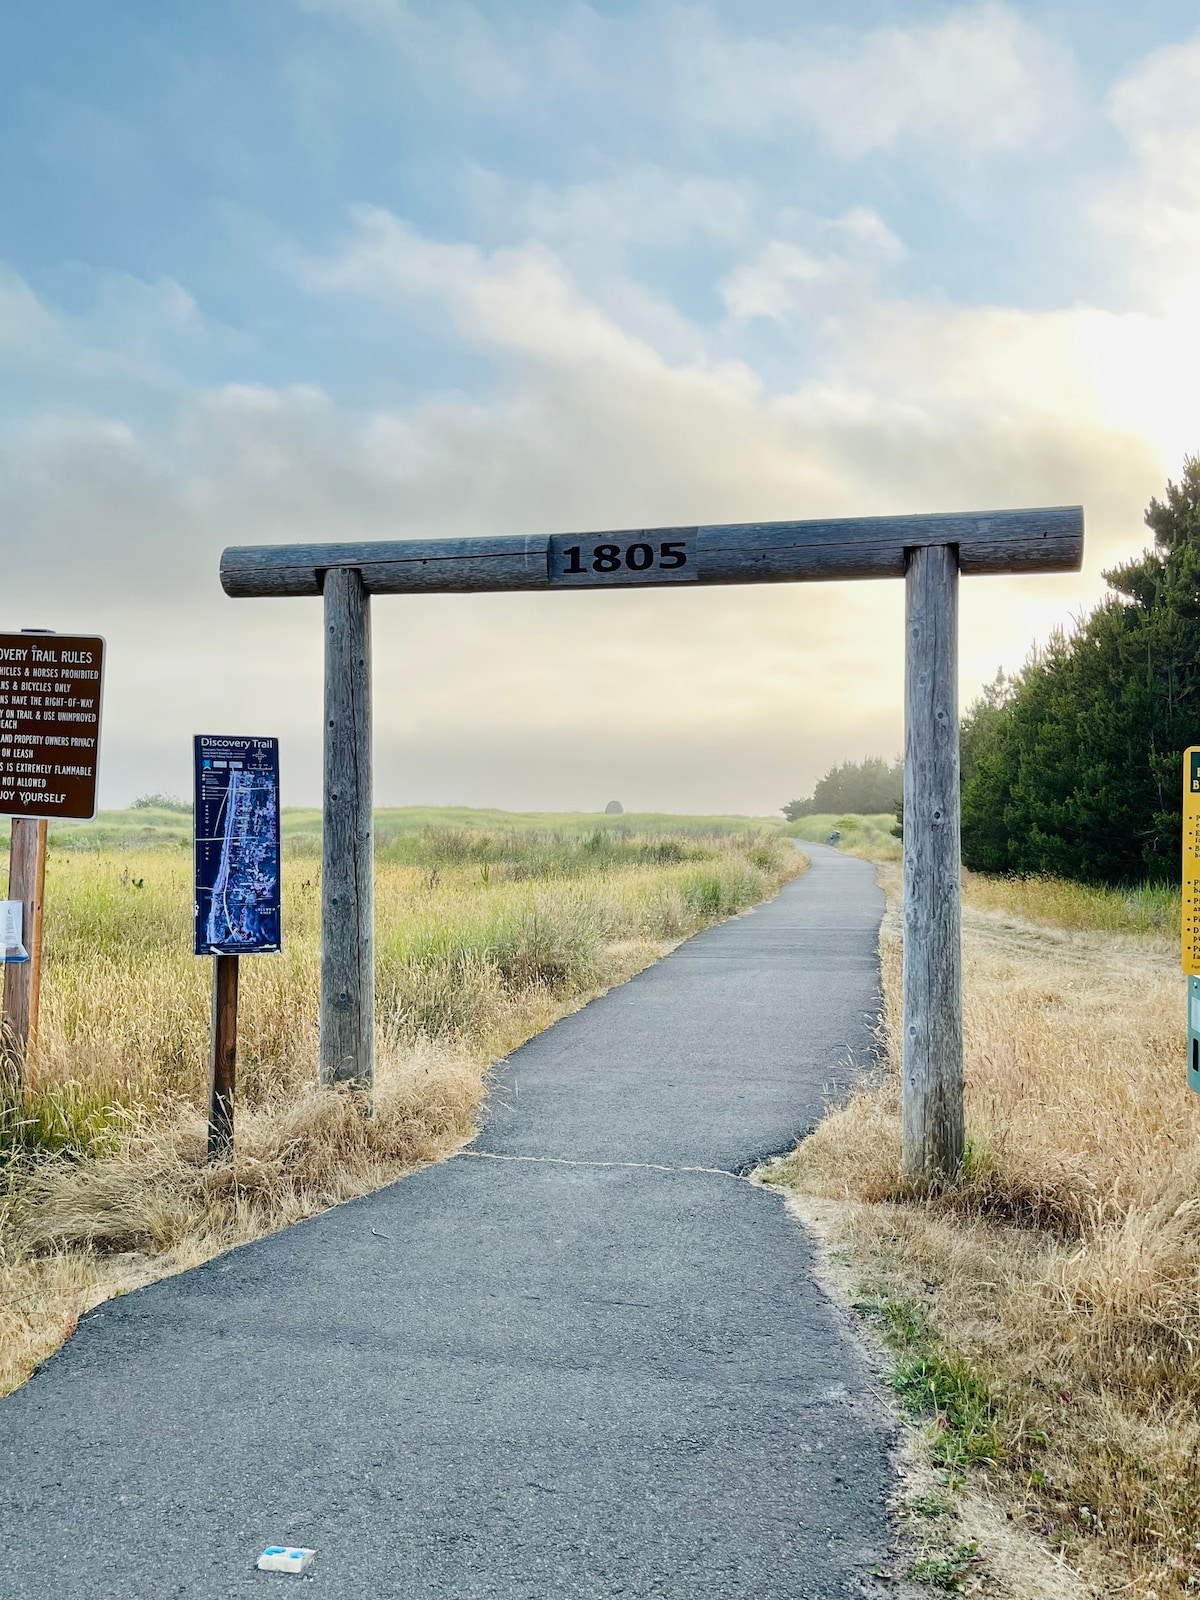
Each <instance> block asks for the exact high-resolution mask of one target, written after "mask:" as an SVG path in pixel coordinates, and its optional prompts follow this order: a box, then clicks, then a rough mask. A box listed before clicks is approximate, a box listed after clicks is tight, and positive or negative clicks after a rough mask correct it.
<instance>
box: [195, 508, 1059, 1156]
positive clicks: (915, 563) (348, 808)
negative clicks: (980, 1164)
mask: <svg viewBox="0 0 1200 1600" xmlns="http://www.w3.org/2000/svg"><path fill="white" fill-rule="evenodd" d="M1082 564H1083V511H1082V508H1081V507H1079V506H1050V507H1046V508H1042V509H1036V510H1016V511H973V512H963V513H953V514H942V513H935V514H933V515H928V516H898V517H844V518H837V519H828V518H823V519H820V520H813V521H802V522H739V523H732V524H725V525H716V524H714V525H711V526H704V527H686V528H628V529H621V530H616V531H608V532H601V533H570V534H530V535H515V536H514V535H499V536H496V537H480V538H470V539H404V540H392V541H386V542H381V543H371V544H323V545H312V544H306V545H258V546H247V547H243V548H232V549H229V550H226V551H225V552H224V554H223V555H222V557H221V584H222V586H223V588H224V590H225V593H226V594H229V595H234V596H238V597H243V596H245V597H249V596H259V595H264V596H265V595H276V596H284V595H323V596H324V600H325V624H326V626H325V707H326V710H325V741H326V744H325V749H326V756H325V804H324V814H323V825H324V855H323V863H324V867H323V876H322V889H321V894H322V919H321V939H322V949H321V973H322V998H321V1063H322V1079H323V1081H326V1082H332V1081H335V1080H339V1081H350V1082H355V1083H359V1084H361V1085H362V1086H363V1087H364V1088H369V1087H370V1083H371V1078H372V1071H373V1063H372V1058H371V1041H372V1038H373V1035H374V1015H373V1012H374V996H373V993H372V990H371V973H370V948H371V947H370V925H371V898H370V897H371V835H370V826H371V823H370V817H371V810H370V808H371V745H370V722H369V716H370V709H369V708H370V660H369V644H368V641H369V634H368V625H367V607H368V604H369V601H370V597H371V596H372V595H376V594H430V593H442V594H473V593H481V592H483V591H489V590H490V591H493V592H494V591H501V590H503V591H508V590H518V589H519V590H525V591H532V590H539V591H543V592H544V591H556V592H557V593H559V594H562V593H563V592H565V591H567V590H571V589H597V588H628V587H629V586H631V585H640V586H645V587H658V588H666V587H674V586H676V585H687V586H689V587H690V586H691V585H693V584H696V585H699V586H702V587H703V586H705V585H709V584H741V583H811V582H819V581H824V580H830V579H848V578H904V579H905V580H906V588H907V592H908V629H907V666H906V696H905V698H906V734H905V741H906V742H905V749H906V755H905V813H904V820H905V829H904V834H905V839H904V878H905V886H904V920H905V977H904V992H905V1012H906V1014H905V1019H904V1119H903V1120H904V1167H905V1170H906V1171H907V1172H909V1173H911V1174H913V1175H914V1176H918V1177H931V1178H937V1177H941V1176H944V1175H948V1174H953V1173H954V1172H955V1171H956V1170H957V1168H958V1167H959V1165H960V1163H961V1159H962V1150H963V1138H962V1126H963V1104H962V1102H963V1079H962V995H961V956H960V952H959V921H960V912H959V866H958V829H959V823H958V817H959V797H958V707H957V663H956V648H957V641H956V637H955V629H956V622H955V618H956V610H955V607H956V595H957V583H958V575H959V573H962V575H963V576H964V577H971V576H973V575H975V574H985V573H1019V572H1029V573H1032V572H1078V571H1079V569H1080V567H1081V566H1082Z"/></svg>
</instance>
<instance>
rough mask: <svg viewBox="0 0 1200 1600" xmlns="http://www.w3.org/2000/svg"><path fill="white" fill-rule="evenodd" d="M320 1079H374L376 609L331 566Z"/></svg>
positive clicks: (356, 578)
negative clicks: (373, 649) (373, 638)
mask: <svg viewBox="0 0 1200 1600" xmlns="http://www.w3.org/2000/svg"><path fill="white" fill-rule="evenodd" d="M324 594H325V799H324V825H323V829H322V843H321V1068H320V1071H321V1082H322V1083H323V1084H327V1085H328V1084H333V1083H352V1084H355V1085H357V1086H358V1087H359V1088H361V1089H370V1088H371V1086H372V1085H373V1083H374V1081H375V888H374V869H375V851H374V838H373V824H372V816H371V804H372V782H371V614H370V599H369V597H368V595H367V591H366V588H365V586H364V584H363V580H362V576H361V574H360V573H359V572H358V571H357V570H356V569H355V568H353V567H349V568H347V567H337V568H333V569H330V570H329V571H327V572H326V573H325V589H324Z"/></svg>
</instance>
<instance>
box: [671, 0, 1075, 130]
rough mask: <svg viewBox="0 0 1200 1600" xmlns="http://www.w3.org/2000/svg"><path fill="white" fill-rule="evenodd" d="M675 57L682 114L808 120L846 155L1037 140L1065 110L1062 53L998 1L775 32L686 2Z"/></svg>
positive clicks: (750, 122) (750, 120) (791, 124)
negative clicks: (757, 33) (909, 17)
mask: <svg viewBox="0 0 1200 1600" xmlns="http://www.w3.org/2000/svg"><path fill="white" fill-rule="evenodd" d="M818 40H819V41H820V42H819V43H818V42H817V41H818ZM674 62H675V71H676V75H677V83H676V99H675V103H676V105H677V107H678V109H679V111H680V114H681V115H682V116H684V117H685V118H688V119H691V120H693V121H694V122H697V123H700V124H704V125H707V126H711V127H713V128H719V129H724V130H728V131H731V132H736V133H741V134H744V135H748V136H758V137H763V136H767V135H771V134H775V133H779V132H783V131H785V130H787V129H789V128H795V127H807V128H810V129H812V130H813V131H814V132H816V133H817V134H818V135H819V136H820V137H821V139H822V140H823V141H824V142H825V144H826V145H827V146H828V147H829V148H830V149H831V150H832V151H833V152H834V153H835V154H836V155H838V156H841V157H843V158H845V159H846V160H858V159H861V158H862V157H864V156H867V155H870V154H872V153H873V152H876V151H891V150H894V149H897V148H899V147H902V146H905V145H914V144H915V145H923V146H926V147H928V146H930V145H936V146H937V147H938V150H939V154H940V155H941V156H942V157H943V158H945V157H946V156H948V155H959V154H964V153H965V154H968V155H981V154H985V153H989V152H1004V151H1016V150H1030V149H1036V148H1039V147H1040V146H1042V145H1043V144H1044V143H1045V142H1046V141H1057V140H1058V139H1059V138H1061V137H1062V135H1063V132H1064V129H1065V128H1066V127H1068V126H1069V125H1070V123H1071V121H1072V120H1073V115H1074V110H1075V98H1076V90H1075V69H1074V63H1073V60H1072V58H1071V56H1070V53H1069V52H1068V51H1066V50H1065V49H1063V48H1062V47H1061V46H1059V45H1058V44H1056V43H1055V42H1054V41H1053V40H1052V39H1050V38H1049V37H1048V36H1047V35H1046V34H1045V33H1043V32H1042V31H1041V30H1040V29H1038V28H1037V27H1035V26H1034V25H1033V24H1032V23H1030V22H1028V21H1026V19H1025V18H1024V17H1022V16H1021V15H1020V13H1018V12H1017V11H1015V10H1013V9H1012V8H1010V7H1008V6H1005V5H1000V4H984V5H979V6H970V7H955V8H953V9H951V10H950V11H948V12H947V13H946V15H945V16H944V17H943V18H942V19H941V20H939V21H937V22H933V23H926V24H920V25H917V26H913V27H909V28H896V27H889V28H877V29H873V30H871V31H868V32H852V31H851V30H849V29H841V30H837V31H836V32H831V31H825V32H822V33H817V32H816V31H815V30H807V31H806V32H805V33H795V34H792V35H790V36H781V37H775V38H765V37H752V36H747V35H745V34H734V33H732V32H729V31H727V30H726V29H724V28H723V27H721V25H720V24H719V23H718V22H717V21H716V20H715V19H714V18H713V16H712V14H711V13H710V12H708V11H706V10H692V11H688V12H686V13H684V14H682V16H681V18H680V21H679V23H678V26H677V29H676V33H675V42H674Z"/></svg>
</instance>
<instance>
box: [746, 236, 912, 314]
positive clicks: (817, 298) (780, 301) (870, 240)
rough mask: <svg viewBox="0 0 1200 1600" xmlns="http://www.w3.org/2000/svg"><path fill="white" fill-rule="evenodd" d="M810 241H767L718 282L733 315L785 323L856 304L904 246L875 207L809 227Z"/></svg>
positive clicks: (899, 259)
mask: <svg viewBox="0 0 1200 1600" xmlns="http://www.w3.org/2000/svg"><path fill="white" fill-rule="evenodd" d="M808 231H809V232H810V233H812V234H814V235H815V236H816V237H815V241H814V242H812V243H809V244H805V245H801V244H797V243H795V242H793V241H792V240H788V239H771V240H769V241H768V242H767V243H766V244H765V245H764V246H763V247H762V249H761V250H760V251H759V252H758V254H757V255H756V256H755V257H754V258H753V259H752V260H749V261H743V262H742V263H741V264H740V265H739V266H738V267H737V268H736V269H735V270H734V271H733V272H731V273H730V274H729V276H728V277H727V278H726V279H725V281H724V282H723V283H722V284H721V297H722V299H723V300H724V301H725V304H726V306H727V307H728V309H729V312H730V314H731V315H732V316H734V317H736V318H739V319H742V320H748V319H750V318H752V317H764V318H766V319H768V320H770V321H773V322H787V321H789V320H790V319H791V318H792V317H794V316H795V315H796V313H797V312H798V311H800V310H801V309H803V310H804V311H805V312H806V313H812V312H813V311H819V310H821V309H832V308H836V307H837V306H838V305H839V304H841V305H844V304H846V303H848V302H849V303H851V304H854V305H860V304H861V303H862V301H863V300H864V298H865V297H867V296H868V295H869V294H870V293H872V292H873V290H874V288H875V286H876V284H877V282H878V280H879V278H880V275H881V274H882V272H883V271H884V270H885V269H886V268H888V267H891V266H895V265H896V264H897V263H898V262H900V261H901V260H903V258H904V255H905V249H904V246H903V245H902V244H901V243H900V241H899V239H897V238H896V236H895V234H894V233H892V231H891V229H890V228H889V227H888V226H887V224H886V223H885V222H884V221H883V219H882V218H881V217H879V216H878V215H877V214H876V213H875V212H874V211H870V210H866V209H861V208H860V209H858V210H855V211H850V212H847V213H846V215H845V216H844V217H839V218H837V219H836V220H834V221H825V222H818V223H817V224H816V225H815V226H814V227H810V228H809V230H808Z"/></svg>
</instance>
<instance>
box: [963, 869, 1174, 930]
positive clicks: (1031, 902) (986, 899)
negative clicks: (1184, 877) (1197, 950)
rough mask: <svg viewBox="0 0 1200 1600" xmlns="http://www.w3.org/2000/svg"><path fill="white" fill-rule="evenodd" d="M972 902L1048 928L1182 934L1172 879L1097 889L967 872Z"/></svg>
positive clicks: (1058, 881) (1055, 880) (966, 885)
mask: <svg viewBox="0 0 1200 1600" xmlns="http://www.w3.org/2000/svg"><path fill="white" fill-rule="evenodd" d="M963 882H964V891H965V895H966V900H967V904H968V905H972V906H975V907H976V908H978V909H979V910H981V911H1000V912H1003V913H1005V914H1006V915H1008V916H1013V917H1020V918H1022V919H1023V920H1024V921H1026V922H1033V923H1037V924H1039V925H1041V926H1042V927H1048V928H1070V929H1072V930H1076V931H1079V932H1097V933H1164V934H1168V935H1170V937H1171V938H1177V937H1178V934H1179V916H1180V902H1179V890H1178V889H1177V888H1174V887H1172V886H1169V885H1166V884H1143V885H1141V886H1140V887H1137V888H1129V889H1102V888H1092V887H1089V886H1088V885H1086V884H1082V883H1068V882H1067V881H1066V880H1065V879H1063V878H1045V877H1031V878H1007V877H993V876H991V875H990V874H985V873H978V872H969V873H966V874H965V875H964V880H963Z"/></svg>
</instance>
